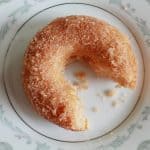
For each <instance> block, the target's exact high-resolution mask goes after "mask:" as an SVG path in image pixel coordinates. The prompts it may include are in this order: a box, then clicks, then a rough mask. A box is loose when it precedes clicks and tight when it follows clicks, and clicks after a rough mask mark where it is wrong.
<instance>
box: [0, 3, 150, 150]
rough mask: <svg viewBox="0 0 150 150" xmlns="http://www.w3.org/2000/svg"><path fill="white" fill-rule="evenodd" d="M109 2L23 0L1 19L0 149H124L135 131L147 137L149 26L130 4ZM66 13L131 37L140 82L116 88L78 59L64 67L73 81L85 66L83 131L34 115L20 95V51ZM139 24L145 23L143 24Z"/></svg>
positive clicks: (143, 141) (141, 142)
mask: <svg viewBox="0 0 150 150" xmlns="http://www.w3.org/2000/svg"><path fill="white" fill-rule="evenodd" d="M6 4H7V5H8V6H9V5H10V6H11V5H13V6H14V3H9V2H6V1H2V4H1V5H0V6H1V7H2V8H3V5H6ZM109 4H111V5H112V6H113V7H109V6H108V5H106V4H101V3H98V2H92V3H89V2H88V1H87V2H86V3H85V2H82V1H79V2H74V1H64V2H62V1H61V2H59V1H58V2H51V3H50V2H48V1H43V2H40V1H36V0H34V1H30V2H29V1H24V2H23V3H21V5H22V6H20V7H19V8H18V9H16V10H12V11H10V14H9V15H8V20H7V21H6V22H4V23H3V24H2V26H1V30H0V40H1V41H0V42H1V45H0V46H1V49H2V50H1V55H0V57H1V58H0V60H1V66H0V70H1V81H2V82H1V83H2V84H1V89H2V90H1V93H0V99H1V100H2V101H1V103H0V120H1V124H0V130H1V131H2V139H3V140H2V141H1V142H0V148H1V147H2V149H19V148H20V147H21V145H22V144H23V145H24V147H26V148H30V149H42V150H43V149H45V150H46V149H50V148H52V149H70V148H71V149H77V148H78V149H103V150H105V149H106V150H107V149H112V150H113V149H117V148H118V149H126V146H127V145H126V143H128V142H129V143H130V142H132V140H133V138H134V139H136V137H137V135H138V132H139V131H140V132H141V133H143V134H144V135H147V136H149V134H148V133H147V132H146V133H145V131H146V128H145V127H144V128H143V126H146V125H147V126H148V123H149V121H148V117H149V113H150V107H149V103H148V94H149V92H148V89H149V87H148V83H149V77H148V74H149V66H148V64H149V63H148V62H149V56H150V54H149V52H148V50H147V46H149V34H150V33H149V34H147V35H146V33H147V32H149V27H148V26H147V24H146V22H144V21H143V20H142V19H139V18H138V17H136V16H134V15H132V13H131V12H133V13H135V11H136V10H135V9H134V8H132V7H131V4H129V3H127V4H123V2H122V1H118V2H116V1H111V0H110V1H109ZM10 6H9V7H10ZM17 6H19V4H18V5H17ZM17 6H16V7H17ZM116 6H118V7H120V8H118V7H116ZM121 9H122V11H121ZM116 10H117V11H116ZM119 10H120V11H121V12H120V13H118V11H119ZM127 14H128V15H130V16H128V15H127ZM22 15H23V17H21V16H22ZM69 15H88V16H93V17H96V18H99V19H102V20H105V21H106V22H108V23H109V24H111V25H113V26H115V27H117V28H118V29H119V30H120V31H121V32H123V33H125V34H126V35H127V36H128V38H129V39H130V42H131V45H132V49H133V51H134V54H135V56H136V58H137V62H138V83H137V87H136V89H135V90H131V89H127V88H118V87H117V86H116V85H117V84H116V83H115V82H113V81H111V80H108V79H104V78H97V77H96V75H95V74H94V73H93V71H92V70H91V68H89V66H88V65H87V64H85V63H81V62H76V63H73V64H71V65H69V66H68V67H67V68H66V72H65V74H66V77H67V78H68V79H69V80H70V81H71V82H74V81H76V80H77V79H76V78H75V77H74V73H75V72H77V71H84V72H85V73H86V74H87V81H88V83H89V85H88V89H86V90H85V89H84V90H78V96H79V97H80V99H81V101H82V103H83V104H84V109H85V114H86V116H87V117H88V120H89V129H88V130H87V131H82V132H73V131H69V130H66V129H63V128H61V127H59V126H57V125H54V124H53V123H51V122H48V121H47V120H45V119H43V118H42V117H40V116H39V115H37V113H36V112H35V110H34V109H33V108H32V106H31V104H30V103H29V101H28V100H27V98H26V96H25V94H24V91H23V88H22V82H21V71H22V65H23V56H24V52H25V50H26V47H27V45H28V43H29V41H30V40H31V39H32V37H33V36H34V35H35V33H36V32H37V31H39V30H40V29H42V27H44V26H45V25H47V24H48V23H49V22H51V21H52V20H53V19H55V18H58V17H62V16H69ZM133 19H134V20H133ZM136 24H137V25H136ZM142 25H143V26H144V25H145V28H144V27H143V26H142ZM138 27H140V28H138ZM145 30H146V31H147V32H146V31H145ZM141 31H142V32H143V33H141ZM143 34H145V36H144V35H143ZM143 37H144V38H143ZM110 89H113V90H115V95H114V96H112V97H109V96H106V95H105V91H107V90H110ZM5 128H6V129H5ZM9 131H10V132H9ZM10 133H11V134H10ZM6 135H7V136H6ZM8 135H11V136H8ZM132 136H133V137H132ZM144 137H145V136H144ZM13 141H14V142H13ZM14 143H16V144H14ZM134 143H135V144H134V145H133V147H134V149H136V148H138V149H141V148H147V147H149V146H150V144H149V143H150V142H149V140H148V139H143V138H142V136H141V138H140V140H139V139H137V141H135V142H134Z"/></svg>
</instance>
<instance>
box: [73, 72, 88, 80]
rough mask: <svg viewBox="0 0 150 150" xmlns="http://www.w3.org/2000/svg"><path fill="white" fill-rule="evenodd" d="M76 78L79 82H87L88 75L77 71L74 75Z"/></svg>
mask: <svg viewBox="0 0 150 150" xmlns="http://www.w3.org/2000/svg"><path fill="white" fill-rule="evenodd" d="M74 76H75V77H76V78H77V79H78V80H85V78H86V73H85V72H84V71H77V72H75V73H74Z"/></svg>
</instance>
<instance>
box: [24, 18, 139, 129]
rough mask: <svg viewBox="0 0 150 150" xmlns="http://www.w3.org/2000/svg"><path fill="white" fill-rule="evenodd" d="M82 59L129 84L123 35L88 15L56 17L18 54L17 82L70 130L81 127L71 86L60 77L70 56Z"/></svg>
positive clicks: (130, 58)
mask: <svg viewBox="0 0 150 150" xmlns="http://www.w3.org/2000/svg"><path fill="white" fill-rule="evenodd" d="M76 57H77V58H79V59H83V60H85V61H86V62H87V63H88V64H89V65H90V66H91V68H92V69H93V70H94V71H95V73H96V74H97V75H99V76H103V77H107V78H111V79H112V80H114V81H116V82H118V83H119V84H120V85H122V86H124V87H129V88H135V86H136V80H137V64H136V59H135V56H134V54H133V52H132V49H131V46H130V42H129V40H128V38H127V37H126V36H125V35H124V34H122V33H120V32H119V31H118V30H117V29H116V28H115V27H113V26H111V25H109V24H108V23H106V22H104V21H102V20H98V19H96V18H93V17H89V16H67V17H64V18H58V19H56V20H54V21H53V22H51V23H50V24H48V25H47V26H46V27H44V28H43V29H42V30H41V31H40V32H38V33H37V34H36V35H35V37H34V38H33V39H32V41H31V42H30V44H29V46H28V48H27V50H26V52H25V57H24V67H23V76H22V78H23V86H24V89H25V93H26V95H27V97H28V98H29V100H30V101H31V103H32V105H33V106H34V108H35V109H36V111H37V112H38V113H39V114H40V115H42V116H43V117H44V118H46V119H47V120H49V121H52V122H53V123H55V124H57V125H59V126H61V127H63V128H66V129H70V130H75V131H80V130H86V129H87V119H86V117H85V115H84V111H83V106H82V104H81V102H80V100H79V98H78V97H77V95H76V90H75V88H74V86H73V85H71V84H70V83H69V82H68V81H67V80H66V79H65V77H64V70H65V65H66V64H68V63H70V62H71V60H72V59H74V58H76Z"/></svg>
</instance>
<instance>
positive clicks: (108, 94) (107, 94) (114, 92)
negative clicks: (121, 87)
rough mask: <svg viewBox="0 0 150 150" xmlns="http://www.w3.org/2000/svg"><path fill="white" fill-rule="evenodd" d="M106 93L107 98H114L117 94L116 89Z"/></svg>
mask: <svg viewBox="0 0 150 150" xmlns="http://www.w3.org/2000/svg"><path fill="white" fill-rule="evenodd" d="M104 93H105V95H106V96H114V95H115V94H116V90H115V89H111V90H106V91H105V92H104Z"/></svg>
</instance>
